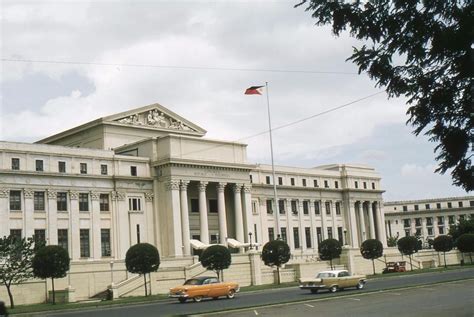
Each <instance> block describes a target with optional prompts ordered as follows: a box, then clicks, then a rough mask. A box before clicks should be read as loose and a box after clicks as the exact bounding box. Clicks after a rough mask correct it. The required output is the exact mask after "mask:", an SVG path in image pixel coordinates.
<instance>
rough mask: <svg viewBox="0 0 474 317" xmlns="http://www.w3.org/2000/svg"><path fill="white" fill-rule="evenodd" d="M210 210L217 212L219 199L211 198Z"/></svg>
mask: <svg viewBox="0 0 474 317" xmlns="http://www.w3.org/2000/svg"><path fill="white" fill-rule="evenodd" d="M209 212H210V213H217V212H218V210H217V199H209Z"/></svg>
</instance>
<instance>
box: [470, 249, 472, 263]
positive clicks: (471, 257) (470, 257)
mask: <svg viewBox="0 0 474 317" xmlns="http://www.w3.org/2000/svg"><path fill="white" fill-rule="evenodd" d="M469 257H470V258H471V264H472V252H469Z"/></svg>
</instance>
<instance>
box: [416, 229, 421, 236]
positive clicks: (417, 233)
mask: <svg viewBox="0 0 474 317" xmlns="http://www.w3.org/2000/svg"><path fill="white" fill-rule="evenodd" d="M415 235H417V236H421V228H416V231H415Z"/></svg>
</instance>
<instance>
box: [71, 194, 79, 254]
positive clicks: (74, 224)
mask: <svg viewBox="0 0 474 317" xmlns="http://www.w3.org/2000/svg"><path fill="white" fill-rule="evenodd" d="M78 199H79V193H78V192H77V191H70V192H69V201H70V207H71V208H70V210H71V212H70V214H69V222H70V225H69V228H70V230H69V231H70V232H69V237H70V239H69V240H70V241H71V248H70V249H69V250H70V251H71V253H70V257H72V259H73V260H78V259H79V258H80V256H81V250H80V248H81V244H80V237H79V201H78Z"/></svg>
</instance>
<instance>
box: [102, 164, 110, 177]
mask: <svg viewBox="0 0 474 317" xmlns="http://www.w3.org/2000/svg"><path fill="white" fill-rule="evenodd" d="M107 173H108V171H107V165H106V164H101V165H100V175H107Z"/></svg>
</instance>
